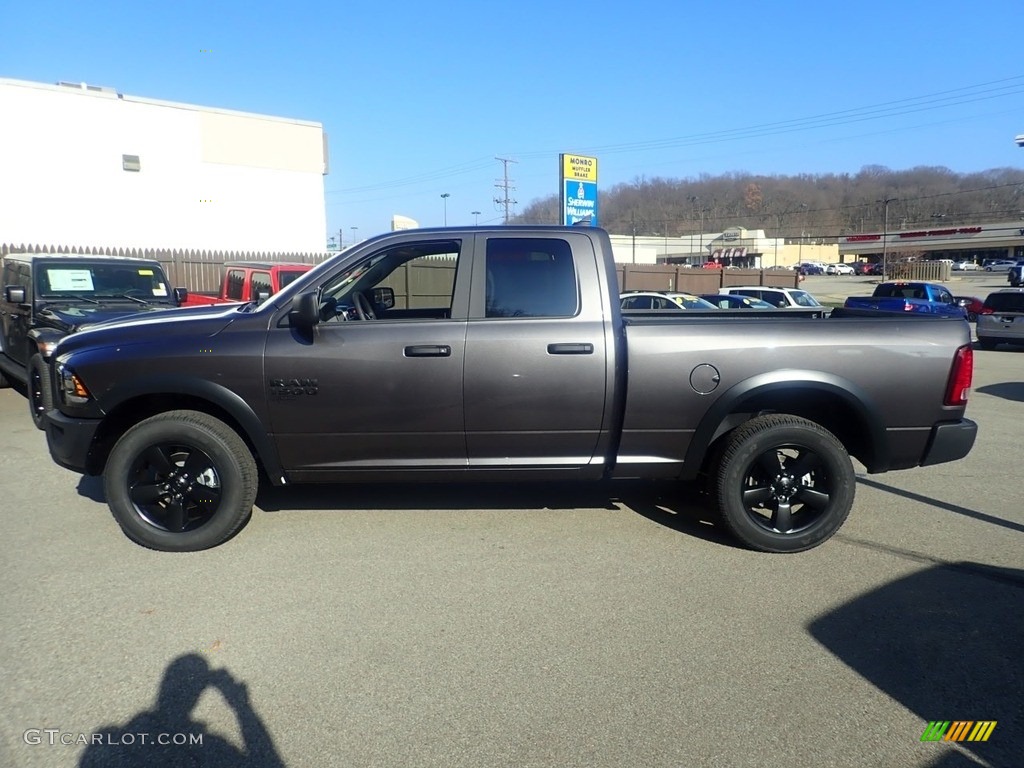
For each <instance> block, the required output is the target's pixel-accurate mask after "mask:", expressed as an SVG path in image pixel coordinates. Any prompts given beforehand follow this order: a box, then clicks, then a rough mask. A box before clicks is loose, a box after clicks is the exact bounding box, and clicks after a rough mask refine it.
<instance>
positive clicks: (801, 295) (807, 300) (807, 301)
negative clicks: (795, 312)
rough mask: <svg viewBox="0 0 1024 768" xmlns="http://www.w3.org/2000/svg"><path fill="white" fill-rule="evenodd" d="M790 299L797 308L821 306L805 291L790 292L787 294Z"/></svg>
mask: <svg viewBox="0 0 1024 768" xmlns="http://www.w3.org/2000/svg"><path fill="white" fill-rule="evenodd" d="M789 295H790V298H792V299H793V301H794V302H796V305H797V306H798V307H820V306H821V304H819V303H818V300H817V299H815V298H814V297H813V296H811V294H809V293H808V292H807V291H798V290H795V289H794V290H792V291H790V292H789Z"/></svg>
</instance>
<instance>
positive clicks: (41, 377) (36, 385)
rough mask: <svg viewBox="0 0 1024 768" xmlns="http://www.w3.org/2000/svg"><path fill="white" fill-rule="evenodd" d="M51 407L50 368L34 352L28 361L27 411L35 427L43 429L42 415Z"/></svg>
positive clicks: (44, 425)
mask: <svg viewBox="0 0 1024 768" xmlns="http://www.w3.org/2000/svg"><path fill="white" fill-rule="evenodd" d="M51 408H53V390H52V389H51V388H50V369H49V368H48V367H47V366H46V363H44V362H43V358H42V357H41V356H40V355H38V354H36V355H32V357H31V358H30V359H29V361H28V411H29V414H30V415H31V416H32V423H33V424H35V425H36V429H44V428H45V427H46V422H45V421H44V419H43V415H44V414H45V413H46V412H47V411H49V410H50V409H51Z"/></svg>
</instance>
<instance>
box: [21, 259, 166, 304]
mask: <svg viewBox="0 0 1024 768" xmlns="http://www.w3.org/2000/svg"><path fill="white" fill-rule="evenodd" d="M36 292H37V294H38V295H39V297H40V298H43V299H51V300H59V299H93V300H95V299H113V298H122V299H125V298H127V299H142V300H145V301H167V300H170V298H171V292H170V289H169V288H168V286H167V283H166V281H165V280H164V277H163V272H162V270H160V269H159V268H158V267H154V266H149V265H146V264H125V263H123V262H122V263H113V264H97V263H91V264H90V263H83V264H70V263H59V264H45V265H42V266H41V267H40V268H39V269H37V270H36Z"/></svg>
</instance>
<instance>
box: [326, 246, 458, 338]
mask: <svg viewBox="0 0 1024 768" xmlns="http://www.w3.org/2000/svg"><path fill="white" fill-rule="evenodd" d="M461 252H462V243H461V242H460V241H457V240H436V241H421V242H412V243H404V244H402V245H398V246H392V247H391V248H388V249H386V250H383V251H378V252H377V253H374V254H371V255H370V256H368V257H367V258H365V259H362V260H361V261H359V262H357V263H356V264H354V265H352V266H351V267H349V268H348V269H347V270H345V271H344V272H342V273H341V274H339V275H336V276H335V277H334V278H333V279H332V280H331V281H329V282H328V283H327V284H326V285H325V286H324V287H323V289H322V291H321V293H320V307H321V311H320V316H321V318H322V319H323V320H326V321H330V320H361V319H364V318H366V319H374V320H443V319H449V318H451V317H452V306H453V302H454V298H455V284H456V279H457V277H458V272H459V264H460V262H461V261H462V258H461ZM378 288H379V289H390V290H391V291H392V292H393V294H394V304H393V306H385V305H384V304H382V303H381V302H379V301H377V299H378V298H380V297H381V295H382V292H381V291H375V290H374V289H378ZM360 297H361V298H360ZM360 302H361V303H362V306H361V309H362V312H360V306H357V304H358V303H360ZM367 305H369V308H370V313H369V315H371V316H368V313H367V312H366V308H367Z"/></svg>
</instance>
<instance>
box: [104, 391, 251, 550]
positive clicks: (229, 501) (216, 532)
mask: <svg viewBox="0 0 1024 768" xmlns="http://www.w3.org/2000/svg"><path fill="white" fill-rule="evenodd" d="M258 483H259V480H258V475H257V470H256V461H255V459H254V458H253V455H252V452H251V451H250V450H249V447H248V446H247V445H246V444H245V441H244V440H242V438H241V437H239V435H238V434H237V433H236V432H235V431H234V430H233V429H232V428H231V427H229V426H228V425H227V424H225V423H224V422H222V421H220V420H219V419H216V418H214V417H213V416H210V415H208V414H205V413H201V412H198V411H168V412H167V413H161V414H158V415H156V416H152V417H150V418H148V419H146V420H144V421H141V422H139V423H138V424H136V425H135V426H133V427H132V428H131V429H129V430H128V431H127V432H125V433H124V434H123V435H122V436H121V438H120V439H119V440H118V441H117V443H116V444H115V445H114V448H113V450H111V452H110V457H109V458H108V459H107V465H106V469H105V471H104V473H103V487H104V490H105V492H106V497H107V505H108V506H109V507H110V511H111V513H112V514H113V515H114V519H115V520H117V522H118V525H120V526H121V530H122V531H124V533H125V535H126V536H127V537H128V538H129V539H131V540H132V541H134V542H136V543H138V544H141V545H142V546H144V547H149V548H150V549H157V550H160V551H163V552H195V551H198V550H201V549H209V548H210V547H215V546H217V545H218V544H221V543H223V542H225V541H227V540H228V539H230V538H231V537H232V536H234V535H235V533H237V532H238V531H239V530H240V529H241V528H242V526H243V525H245V523H246V521H247V520H248V519H249V516H250V514H251V512H252V505H253V502H254V501H255V500H256V491H257V489H258Z"/></svg>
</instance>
